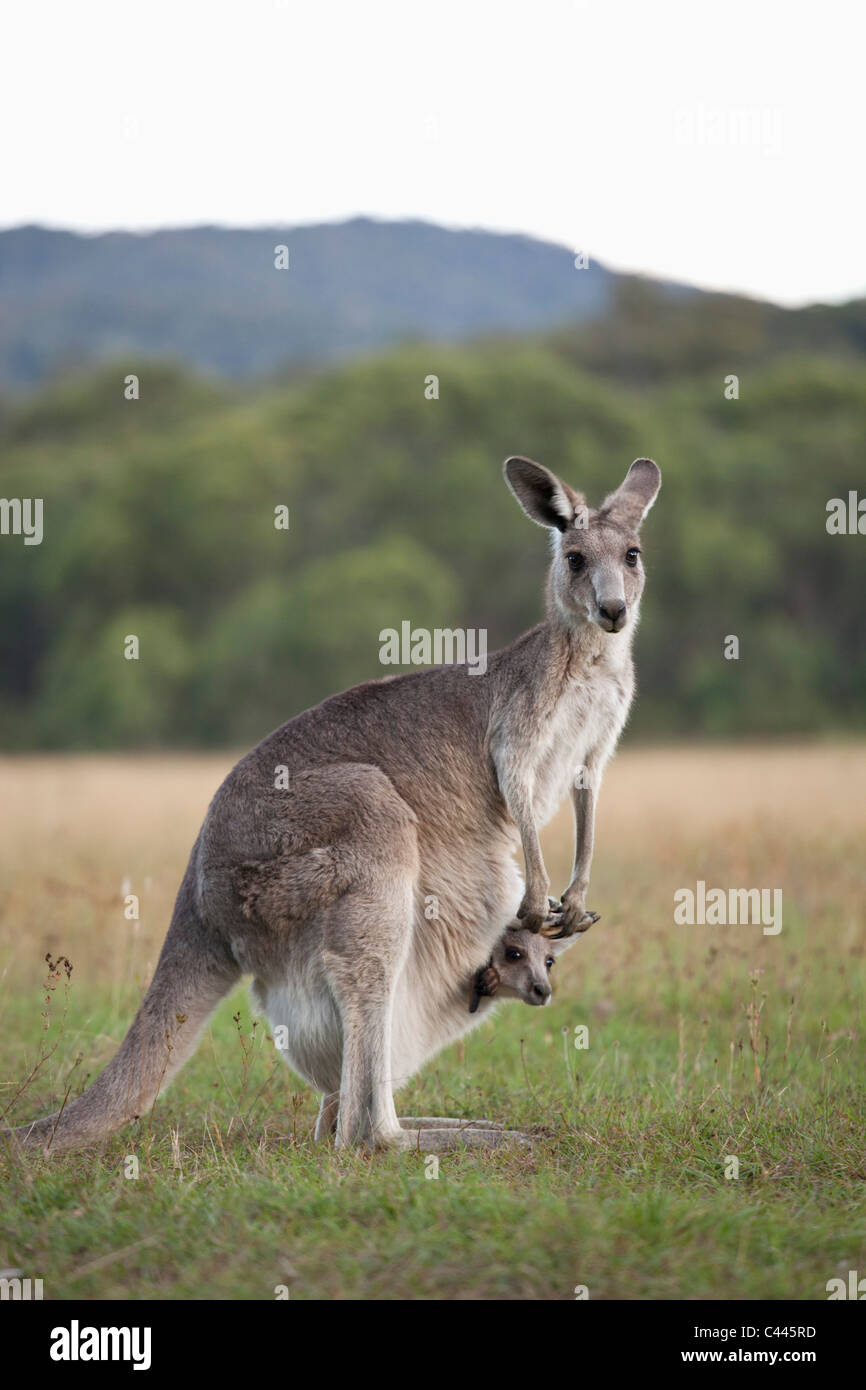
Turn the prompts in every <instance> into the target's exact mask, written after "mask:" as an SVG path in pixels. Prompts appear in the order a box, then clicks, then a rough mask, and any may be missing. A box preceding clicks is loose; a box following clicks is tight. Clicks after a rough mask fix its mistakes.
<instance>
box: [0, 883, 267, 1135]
mask: <svg viewBox="0 0 866 1390" xmlns="http://www.w3.org/2000/svg"><path fill="white" fill-rule="evenodd" d="M240 974H241V971H240V968H239V966H238V965H237V963H236V962H235V960H234V959H233V957H232V956H231V954H230V952H229V950H228V948H227V947H226V946H225V945H224V944H223V942H222V941H221V940H220V939H219V937H217V936H216V935H215V934H213V933H211V932H209V931H208V930H207V929H206V927H205V925H204V923H203V922H202V920H201V918H200V916H199V914H198V912H197V910H196V907H195V903H194V895H193V889H192V883H191V875H190V873H189V871H188V873H187V877H186V878H184V881H183V883H182V884H181V888H180V892H179V893H178V896H177V902H176V904H175V909H174V914H173V916H172V919H171V926H170V927H169V930H168V935H167V937H166V939H165V943H164V945H163V948H162V951H161V952H160V957H159V961H158V962H157V966H156V973H155V974H154V977H153V980H152V981H151V984H150V988H149V989H148V991H147V994H146V995H145V997H144V1000H143V1002H142V1004H141V1008H140V1009H139V1011H138V1013H137V1014H136V1016H135V1018H134V1020H133V1023H132V1026H131V1028H130V1030H129V1032H128V1033H127V1035H126V1037H125V1038H124V1040H123V1042H122V1043H121V1046H120V1051H119V1052H118V1053H117V1055H116V1056H115V1057H114V1058H113V1060H112V1061H111V1062H109V1064H108V1066H107V1067H106V1068H105V1070H104V1071H103V1072H101V1073H100V1075H99V1076H98V1077H97V1078H96V1080H95V1081H94V1082H93V1085H92V1086H89V1087H88V1088H87V1090H86V1091H85V1092H84V1094H83V1095H81V1096H79V1097H78V1099H77V1100H73V1101H72V1102H71V1103H70V1104H68V1105H66V1106H64V1107H63V1108H62V1109H61V1110H58V1111H55V1113H54V1114H53V1115H48V1116H46V1117H45V1118H44V1119H41V1120H34V1121H33V1122H32V1123H31V1124H26V1125H19V1126H18V1127H17V1128H16V1129H11V1130H10V1129H4V1130H2V1131H0V1132H2V1133H3V1134H5V1135H6V1136H9V1137H12V1138H13V1139H14V1140H15V1141H17V1143H18V1144H19V1145H20V1146H21V1147H22V1148H25V1149H36V1148H40V1149H41V1150H42V1152H43V1153H44V1154H46V1155H48V1154H53V1153H60V1152H62V1151H63V1150H66V1149H76V1148H80V1147H82V1146H83V1145H85V1144H90V1143H93V1142H94V1141H96V1140H98V1139H102V1138H103V1137H104V1136H105V1135H107V1134H111V1133H112V1131H113V1130H115V1129H120V1127H121V1126H122V1125H125V1124H128V1123H129V1121H130V1120H135V1119H138V1117H139V1116H140V1115H143V1114H145V1113H146V1112H147V1110H148V1109H149V1108H150V1106H151V1105H152V1104H153V1102H154V1101H155V1100H156V1097H157V1096H158V1094H159V1092H160V1091H161V1090H162V1089H164V1087H165V1086H167V1085H168V1083H169V1081H170V1080H171V1079H172V1077H174V1076H175V1075H176V1074H177V1072H179V1071H180V1069H181V1067H182V1066H183V1064H184V1062H186V1061H187V1060H188V1059H189V1058H190V1057H191V1056H192V1054H193V1052H194V1051H195V1049H196V1047H197V1046H198V1042H199V1038H200V1037H201V1034H202V1030H203V1029H204V1026H205V1024H206V1023H207V1020H208V1018H209V1017H210V1015H211V1013H212V1012H213V1010H214V1009H215V1007H216V1005H217V1004H218V1003H219V1002H220V1000H221V999H222V998H224V996H225V995H226V994H228V992H229V990H230V989H231V988H232V987H233V986H234V985H235V984H236V983H237V981H238V979H239V978H240Z"/></svg>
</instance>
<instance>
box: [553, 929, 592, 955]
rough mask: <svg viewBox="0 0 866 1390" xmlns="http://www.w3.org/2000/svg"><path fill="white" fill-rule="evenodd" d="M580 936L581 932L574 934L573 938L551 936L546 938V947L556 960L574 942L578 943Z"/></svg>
mask: <svg viewBox="0 0 866 1390" xmlns="http://www.w3.org/2000/svg"><path fill="white" fill-rule="evenodd" d="M582 935H583V933H582V932H575V933H574V935H573V936H552V937H549V938H548V941H547V945H548V946H549V947H550V949H551V951H552V953H553V955H554V956H556V957H557V958H558V957H559V956H561V955H562V953H563V951H567V950H568V948H569V946H573V945H574V943H575V941H579V940H580V938H581V936H582Z"/></svg>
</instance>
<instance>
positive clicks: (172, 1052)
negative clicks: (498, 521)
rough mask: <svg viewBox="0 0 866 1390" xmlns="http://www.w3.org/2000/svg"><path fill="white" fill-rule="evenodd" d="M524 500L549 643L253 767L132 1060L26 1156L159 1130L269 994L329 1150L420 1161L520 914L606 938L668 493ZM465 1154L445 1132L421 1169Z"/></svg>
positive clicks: (140, 1019)
mask: <svg viewBox="0 0 866 1390" xmlns="http://www.w3.org/2000/svg"><path fill="white" fill-rule="evenodd" d="M505 477H506V481H507V482H508V485H509V487H510V488H511V491H512V492H513V494H514V496H515V497H516V499H517V501H518V502H519V503H520V505H521V506H522V508H523V510H524V511H525V512H526V514H527V515H528V516H529V517H530V518H531V519H532V520H533V521H535V522H537V523H538V524H539V525H540V526H544V527H546V528H547V529H548V530H549V532H550V536H551V540H552V550H553V553H552V559H551V563H550V570H549V574H548V579H547V616H546V619H545V621H544V622H542V623H539V624H538V626H536V627H534V628H532V629H531V630H530V631H529V632H526V633H524V634H523V636H522V637H518V638H517V640H516V641H514V642H512V643H511V645H510V646H508V647H505V648H504V649H503V650H502V651H498V652H495V653H493V654H492V655H491V656H490V658H489V661H488V669H487V672H486V675H478V674H475V675H472V674H470V670H469V668H468V667H467V666H465V665H457V666H442V667H438V668H435V669H432V670H425V671H419V672H413V673H411V674H409V675H399V676H390V677H386V678H385V679H382V680H375V681H369V682H367V683H365V684H363V685H359V686H355V687H354V688H353V689H351V690H347V691H344V692H343V693H342V694H340V695H334V696H332V697H331V698H330V699H328V700H325V701H323V703H322V704H320V705H317V706H316V707H315V708H314V709H310V710H307V711H305V713H303V714H300V715H298V716H297V718H295V719H292V720H290V721H289V723H287V724H284V725H283V726H282V728H279V729H277V730H276V731H275V732H274V733H272V734H269V735H268V737H267V738H265V739H264V741H263V742H262V743H260V744H259V745H258V747H257V748H255V749H253V751H252V752H251V753H249V754H248V755H247V756H246V757H245V758H243V759H242V760H241V761H240V762H239V763H238V764H237V766H236V767H235V768H234V769H233V771H232V772H230V773H229V775H228V777H227V778H226V780H225V781H224V782H223V784H222V786H221V787H220V789H219V791H218V792H217V793H216V796H215V797H214V799H213V801H212V803H211V805H210V808H209V810H208V813H207V815H206V817H205V821H204V824H203V826H202V829H201V831H200V833H199V836H198V839H197V840H196V843H195V845H194V846H193V850H192V855H191V857H190V861H189V866H188V868H187V871H186V874H185V875H184V879H183V882H182V884H181V887H180V891H179V893H178V897H177V902H176V905H175V909H174V915H173V917H172V921H171V926H170V928H169V931H168V936H167V937H166V941H165V944H164V946H163V949H162V953H161V955H160V958H159V962H158V964H157V968H156V973H155V975H154V978H153V981H152V983H151V986H150V988H149V990H148V992H147V995H146V996H145V999H144V1002H143V1003H142V1005H141V1008H140V1009H139V1011H138V1014H137V1016H136V1018H135V1020H134V1022H133V1023H132V1026H131V1028H130V1030H129V1032H128V1034H127V1036H126V1038H125V1039H124V1042H123V1043H122V1045H121V1047H120V1050H119V1052H118V1053H117V1055H116V1056H115V1058H114V1059H113V1061H111V1062H110V1063H109V1065H108V1066H107V1067H106V1069H105V1070H104V1071H103V1072H102V1073H101V1075H100V1076H99V1077H98V1078H97V1079H96V1081H95V1082H94V1083H93V1085H92V1086H90V1087H89V1089H88V1090H86V1091H85V1092H84V1094H83V1095H82V1096H80V1097H79V1098H78V1099H77V1100H74V1101H73V1102H72V1103H71V1104H69V1105H67V1106H66V1107H65V1109H63V1110H62V1111H61V1112H60V1113H59V1114H54V1115H51V1116H48V1117H47V1118H45V1119H41V1120H37V1121H35V1122H34V1123H32V1124H30V1125H24V1126H21V1127H19V1128H18V1129H16V1130H14V1131H13V1133H14V1134H15V1136H16V1138H17V1139H18V1140H19V1141H20V1142H21V1143H22V1144H24V1145H25V1146H29V1145H36V1146H39V1147H41V1148H42V1149H43V1151H45V1152H49V1151H50V1152H54V1151H58V1150H61V1149H68V1148H73V1147H76V1146H79V1145H82V1144H85V1143H88V1142H92V1141H93V1140H96V1139H99V1138H101V1137H102V1136H103V1135H105V1134H108V1133H109V1132H110V1131H112V1130H113V1129H116V1128H118V1127H119V1126H120V1125H123V1124H126V1123H127V1122H128V1121H130V1120H132V1119H134V1118H136V1117H138V1116H140V1115H141V1114H142V1113H143V1112H144V1111H145V1110H146V1109H147V1108H148V1107H149V1106H150V1105H151V1104H152V1102H153V1100H154V1099H155V1097H156V1095H157V1093H158V1091H159V1090H160V1088H161V1086H162V1085H163V1084H165V1083H166V1082H167V1081H169V1080H170V1079H171V1077H172V1076H173V1075H174V1074H175V1073H176V1072H177V1071H178V1070H179V1068H180V1067H181V1066H182V1065H183V1063H184V1062H185V1061H186V1059H187V1058H188V1057H189V1056H190V1054H191V1053H192V1052H193V1050H194V1049H195V1047H196V1044H197V1042H198V1038H199V1036H200V1033H201V1030H202V1028H203V1027H204V1024H205V1022H206V1020H207V1018H208V1016H209V1015H210V1013H211V1011H212V1009H213V1008H214V1006H215V1005H216V1004H217V1002H218V1001H219V1000H220V999H221V998H222V997H223V996H224V995H225V994H226V993H227V992H228V990H229V989H230V988H231V987H232V986H233V985H234V984H235V983H236V981H237V980H238V979H239V977H240V976H241V974H243V973H249V974H252V975H253V976H254V977H255V978H254V998H255V1000H256V1001H257V1002H258V1003H259V1005H260V1006H261V1007H262V1009H263V1010H264V1011H265V1012H266V1014H267V1015H268V1018H269V1020H270V1023H271V1026H272V1027H273V1028H274V1029H280V1028H281V1029H284V1030H285V1032H284V1035H283V1036H284V1037H285V1039H286V1040H287V1045H286V1047H285V1049H284V1050H285V1055H286V1058H287V1060H288V1061H289V1062H290V1063H291V1065H292V1066H293V1067H294V1068H295V1069H296V1070H297V1071H298V1072H299V1073H300V1074H301V1075H302V1076H304V1077H305V1078H306V1079H307V1080H309V1081H310V1082H311V1083H312V1084H313V1085H315V1086H316V1087H317V1088H318V1089H319V1090H320V1091H322V1093H323V1101H322V1108H321V1112H320V1116H319V1123H318V1125H317V1131H316V1132H317V1136H320V1137H321V1136H327V1135H329V1134H330V1133H332V1132H335V1133H336V1142H337V1144H338V1145H347V1144H354V1143H359V1142H370V1143H376V1144H382V1145H398V1146H399V1145H403V1146H408V1145H413V1146H414V1145H415V1143H416V1142H417V1141H418V1137H419V1136H417V1135H414V1134H413V1133H412V1132H411V1131H409V1132H407V1131H406V1130H404V1129H403V1128H401V1125H400V1121H399V1120H398V1117H397V1114H396V1111H395V1108H394V1100H393V1088H394V1086H395V1085H400V1084H401V1083H403V1082H405V1081H406V1080H407V1079H408V1078H409V1077H410V1076H411V1075H412V1074H413V1073H414V1072H415V1071H416V1070H417V1069H418V1068H419V1067H420V1066H421V1065H422V1063H423V1062H425V1061H426V1060H427V1059H428V1058H429V1057H430V1056H432V1055H433V1054H434V1053H435V1052H436V1051H438V1050H439V1049H440V1048H441V1047H443V1046H444V1045H445V1044H446V1043H448V1042H450V1041H451V1040H452V1039H453V1038H454V1037H456V1036H458V1035H459V1034H460V1033H461V1032H463V1031H465V1029H466V1028H469V1027H471V1026H472V1025H473V1023H474V1022H475V1016H474V1015H473V1014H470V1012H469V1010H468V1008H467V1007H466V1006H465V981H466V979H467V978H469V977H471V976H472V974H473V972H475V971H477V970H479V969H481V968H482V967H483V966H484V965H485V963H486V962H487V961H488V960H489V958H490V953H491V948H492V947H493V945H494V943H495V942H496V940H497V939H498V938H499V937H500V936H501V934H502V932H503V930H504V928H505V926H506V924H507V923H508V922H509V921H511V920H513V918H514V916H515V913H516V916H517V918H518V919H520V923H521V924H522V926H523V927H524V928H528V929H529V930H531V931H532V932H538V931H540V930H541V929H542V928H543V929H544V931H545V933H546V934H547V935H549V936H551V937H552V938H553V937H560V938H563V937H568V936H571V935H573V934H574V933H577V932H582V931H585V930H586V928H587V927H588V926H589V925H590V924H591V923H592V922H593V921H595V920H596V914H595V913H593V912H591V911H589V910H588V909H587V905H586V893H587V888H588V885H589V871H590V862H591V859H592V848H593V824H594V817H595V805H596V798H597V796H598V791H599V786H600V783H601V777H602V771H603V769H604V766H605V763H606V762H607V760H608V758H609V757H610V755H611V752H612V751H613V748H614V746H615V744H616V742H617V739H618V738H619V735H620V732H621V730H622V727H623V724H624V723H625V719H626V716H627V713H628V709H629V706H630V703H631V699H632V694H633V686H634V676H633V667H632V658H631V642H632V635H633V633H634V629H635V625H636V623H637V617H638V605H639V602H640V597H641V593H642V591H643V587H644V572H643V567H642V564H641V559H640V548H639V545H638V531H639V528H640V525H641V522H642V520H643V518H644V517H645V515H646V513H647V511H648V510H649V508H650V507H651V505H652V503H653V502H654V500H655V497H656V494H657V492H658V489H659V486H660V483H661V475H660V473H659V470H658V468H657V466H656V464H655V463H653V462H652V461H651V460H650V459H637V460H636V461H635V462H634V463H633V464H632V465H631V467H630V469H629V470H628V473H627V474H626V477H625V480H624V482H623V483H622V484H621V486H620V487H619V488H618V489H617V490H616V491H615V492H613V493H611V494H610V496H609V497H607V499H606V500H605V501H604V502H603V503H602V505H601V507H599V508H598V509H593V508H589V507H587V505H586V503H585V501H584V499H583V497H582V496H580V495H579V494H578V493H576V492H574V491H573V490H572V489H571V488H570V487H569V486H568V485H567V484H566V483H564V482H561V481H560V479H559V478H557V477H556V476H555V474H553V473H552V472H550V471H549V469H547V468H544V467H542V465H541V464H538V463H533V462H531V461H530V460H529V459H524V458H510V459H508V460H507V461H506V463H505ZM578 770H580V774H581V775H580V776H577V775H576V774H577V773H578ZM569 790H570V791H571V794H572V798H573V804H574V812H575V825H576V836H575V840H576V844H575V856H574V871H573V874H572V878H571V882H570V883H569V885H568V887H567V888H566V890H565V892H564V893H563V895H562V899H561V901H560V902H559V903H558V904H557V906H556V908H555V909H554V910H553V911H552V912H551V910H550V907H549V904H548V896H547V895H548V888H549V882H548V877H547V872H546V870H545V867H544V861H543V859H542V855H541V848H540V845H539V839H538V828H539V826H541V825H543V824H544V823H545V821H547V820H548V819H549V817H550V816H551V815H552V814H553V812H554V810H555V809H556V807H557V806H558V805H559V804H560V802H561V801H562V800H563V799H564V798H565V796H566V794H567V793H568V792H569ZM518 841H519V843H520V844H521V845H522V848H523V855H524V859H525V865H526V872H525V885H524V883H523V882H522V881H521V878H520V874H519V872H518V870H517V866H516V863H515V860H514V850H515V847H516V844H517V842H518ZM455 991H458V992H459V996H456V995H455ZM456 997H459V1000H460V1004H459V1006H455V1003H454V1001H455V998H456ZM444 1123H445V1122H443V1125H444ZM458 1123H461V1124H463V1123H465V1122H457V1121H455V1122H454V1124H455V1125H457V1124H458ZM479 1132H480V1131H479ZM490 1133H491V1134H495V1131H493V1130H491V1131H490ZM431 1136H432V1137H431ZM451 1139H452V1132H451V1131H450V1130H449V1129H448V1128H443V1129H441V1130H439V1131H438V1132H434V1131H431V1132H430V1133H428V1135H427V1137H426V1139H425V1146H426V1147H435V1146H436V1145H438V1144H441V1145H442V1146H444V1147H447V1146H448V1145H449V1144H450V1142H451Z"/></svg>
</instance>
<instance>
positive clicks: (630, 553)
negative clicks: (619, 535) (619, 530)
mask: <svg viewBox="0 0 866 1390" xmlns="http://www.w3.org/2000/svg"><path fill="white" fill-rule="evenodd" d="M638 555H640V551H639V550H638V548H637V546H636V545H633V546H632V548H631V550H627V551H626V552H625V562H626V564H627V565H631V567H632V569H634V566H635V565H636V564H637V557H638Z"/></svg>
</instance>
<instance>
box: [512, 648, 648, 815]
mask: <svg viewBox="0 0 866 1390" xmlns="http://www.w3.org/2000/svg"><path fill="white" fill-rule="evenodd" d="M632 690H633V675H632V671H631V663H630V662H629V663H628V664H627V665H626V664H622V665H619V664H618V665H616V666H604V667H602V666H601V665H600V664H599V667H598V668H596V669H594V670H592V671H590V672H588V673H587V675H586V677H585V678H584V679H581V680H580V681H575V682H574V683H573V684H571V685H569V687H568V688H567V690H566V691H565V692H564V694H563V696H562V698H561V699H560V700H559V701H558V702H557V704H556V706H555V707H554V710H553V713H552V714H551V716H550V718H549V719H548V720H547V721H546V723H545V724H544V726H543V728H542V730H541V737H540V738H539V740H538V742H537V744H536V747H535V750H534V758H533V762H534V766H533V768H532V772H533V811H534V813H535V817H536V820H537V822H538V824H539V825H544V824H545V823H546V822H547V821H548V820H550V818H551V816H552V815H553V814H554V812H555V811H556V810H557V808H558V807H559V806H560V805H561V803H562V802H563V801H564V800H565V798H566V797H567V796H568V794H569V791H570V789H571V787H572V786H573V785H574V784H575V781H576V780H577V778H578V776H579V775H580V774H581V771H582V770H584V771H586V770H587V769H595V768H598V770H599V771H600V770H601V767H603V765H604V763H605V761H606V760H607V758H608V756H609V755H610V752H611V751H612V750H613V748H614V746H615V745H616V741H617V739H618V738H619V735H620V733H621V732H622V727H623V724H624V723H625V720H626V717H627V715H628V710H629V705H630V704H631V697H632ZM590 775H591V774H590Z"/></svg>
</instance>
